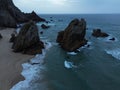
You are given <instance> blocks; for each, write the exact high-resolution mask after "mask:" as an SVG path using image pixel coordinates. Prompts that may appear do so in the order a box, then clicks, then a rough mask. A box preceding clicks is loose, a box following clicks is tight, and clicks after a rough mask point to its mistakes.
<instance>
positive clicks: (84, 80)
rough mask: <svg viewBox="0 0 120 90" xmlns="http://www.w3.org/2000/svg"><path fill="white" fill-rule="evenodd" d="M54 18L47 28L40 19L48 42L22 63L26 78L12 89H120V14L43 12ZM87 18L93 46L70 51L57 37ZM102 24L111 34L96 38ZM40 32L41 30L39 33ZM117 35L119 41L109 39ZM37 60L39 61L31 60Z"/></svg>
mask: <svg viewBox="0 0 120 90" xmlns="http://www.w3.org/2000/svg"><path fill="white" fill-rule="evenodd" d="M40 16H41V17H43V18H45V19H46V20H48V21H50V23H48V25H50V28H49V29H46V30H43V29H42V28H41V27H40V25H41V24H42V23H37V26H38V28H39V32H41V31H43V34H42V35H40V39H41V40H42V41H44V42H45V46H46V47H45V49H44V50H43V54H38V55H36V56H35V58H33V59H31V60H30V61H29V62H27V63H24V64H22V66H23V71H22V73H21V74H22V75H23V76H24V77H25V80H24V81H21V82H19V83H18V84H16V85H15V86H13V87H12V88H11V90H120V14H47V15H45V14H42V15H40ZM75 18H78V19H80V18H84V19H85V20H86V22H87V31H86V39H87V40H88V44H89V45H90V47H86V46H84V47H81V48H79V52H77V53H76V52H66V51H64V50H63V49H62V48H61V47H60V46H59V44H58V43H56V38H57V35H58V32H59V31H61V30H64V29H65V28H66V27H67V25H68V24H69V23H70V21H71V20H73V19H75ZM95 28H100V29H101V30H102V31H103V32H106V33H108V34H109V35H110V36H109V37H106V38H95V37H93V36H91V34H92V31H93V29H95ZM39 34H40V33H39ZM112 37H114V38H115V41H110V40H109V39H110V38H112ZM34 62H37V63H39V64H34V65H33V64H31V63H34Z"/></svg>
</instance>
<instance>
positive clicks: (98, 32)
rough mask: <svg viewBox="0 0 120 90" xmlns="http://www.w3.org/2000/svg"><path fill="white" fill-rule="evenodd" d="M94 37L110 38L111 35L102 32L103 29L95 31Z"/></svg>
mask: <svg viewBox="0 0 120 90" xmlns="http://www.w3.org/2000/svg"><path fill="white" fill-rule="evenodd" d="M92 36H94V37H108V36H109V35H108V34H107V33H104V32H101V29H94V30H93V33H92Z"/></svg>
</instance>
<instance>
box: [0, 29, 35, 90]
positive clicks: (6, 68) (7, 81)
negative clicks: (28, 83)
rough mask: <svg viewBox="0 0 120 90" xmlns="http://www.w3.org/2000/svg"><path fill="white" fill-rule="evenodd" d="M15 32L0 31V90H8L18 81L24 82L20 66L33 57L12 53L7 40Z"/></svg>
mask: <svg viewBox="0 0 120 90" xmlns="http://www.w3.org/2000/svg"><path fill="white" fill-rule="evenodd" d="M13 31H15V29H12V28H4V29H0V33H1V34H2V36H3V38H2V39H0V72H1V74H0V90H10V88H12V86H14V85H15V84H16V83H18V82H19V81H22V80H24V77H23V76H22V75H21V72H22V69H23V68H22V64H23V63H25V62H26V61H28V60H30V59H31V58H33V57H34V55H24V54H21V53H14V52H12V49H11V46H12V44H11V43H9V39H10V37H11V34H12V33H13Z"/></svg>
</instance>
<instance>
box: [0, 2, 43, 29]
mask: <svg viewBox="0 0 120 90" xmlns="http://www.w3.org/2000/svg"><path fill="white" fill-rule="evenodd" d="M30 20H33V21H45V19H43V18H40V17H39V16H37V15H36V13H35V12H32V13H28V14H25V13H23V12H21V11H20V10H19V9H18V8H17V7H16V6H15V5H14V4H13V1H12V0H0V27H17V24H19V23H24V22H27V21H30Z"/></svg>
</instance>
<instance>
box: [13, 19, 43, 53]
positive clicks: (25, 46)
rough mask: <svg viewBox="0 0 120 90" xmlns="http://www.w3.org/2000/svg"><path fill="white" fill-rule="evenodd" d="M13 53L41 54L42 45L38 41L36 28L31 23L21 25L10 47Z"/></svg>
mask: <svg viewBox="0 0 120 90" xmlns="http://www.w3.org/2000/svg"><path fill="white" fill-rule="evenodd" d="M12 48H13V51H14V52H22V53H24V54H30V55H35V54H38V53H42V49H43V48H44V44H43V42H42V41H40V39H39V35H38V28H37V26H36V24H35V23H34V22H33V21H30V22H28V23H26V24H25V25H23V27H22V28H21V30H20V32H19V34H18V35H17V36H16V39H15V41H14V42H13V45H12Z"/></svg>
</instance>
